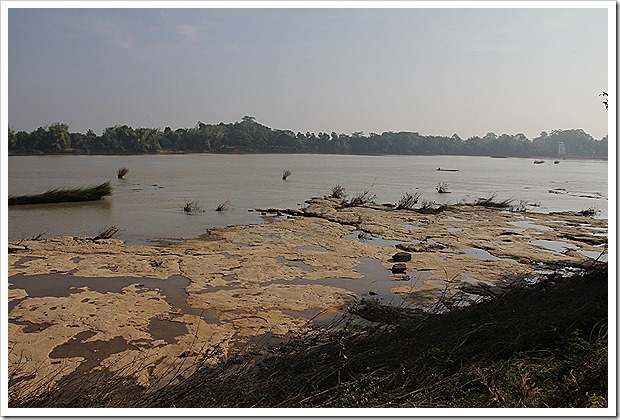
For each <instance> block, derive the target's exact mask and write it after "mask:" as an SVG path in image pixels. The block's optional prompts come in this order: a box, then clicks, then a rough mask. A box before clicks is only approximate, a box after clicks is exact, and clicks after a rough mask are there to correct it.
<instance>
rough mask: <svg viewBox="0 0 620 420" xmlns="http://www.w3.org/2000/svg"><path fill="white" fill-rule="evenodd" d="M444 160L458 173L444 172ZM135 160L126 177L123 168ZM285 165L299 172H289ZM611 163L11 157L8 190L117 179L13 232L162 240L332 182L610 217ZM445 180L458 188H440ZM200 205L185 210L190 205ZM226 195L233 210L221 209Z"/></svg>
mask: <svg viewBox="0 0 620 420" xmlns="http://www.w3.org/2000/svg"><path fill="white" fill-rule="evenodd" d="M438 166H442V167H443V166H445V167H450V168H457V169H459V172H438V171H436V168H437V167H438ZM120 167H127V168H129V173H128V174H127V176H126V177H125V178H126V179H122V180H119V179H117V178H116V170H117V169H118V168H120ZM283 169H289V170H291V171H292V175H291V176H290V177H289V178H288V179H287V180H286V181H283V180H282V171H283ZM608 177H609V174H608V165H607V161H596V160H562V161H561V163H560V164H558V165H554V164H553V163H551V161H549V164H543V165H534V164H533V160H532V159H520V158H507V159H492V158H489V157H480V156H343V155H291V154H281V155H280V154H277V155H271V154H264V155H260V154H252V155H215V154H187V155H137V156H9V158H8V189H9V191H8V193H9V194H14V195H21V194H31V193H37V192H43V191H46V190H48V189H50V188H55V187H74V186H82V185H91V184H98V183H101V182H104V181H110V182H111V183H112V186H113V194H112V196H111V197H107V198H105V199H103V200H100V201H97V202H89V203H65V204H45V205H28V206H11V207H10V209H9V214H8V220H9V222H8V227H9V232H8V233H9V240H10V241H17V240H20V239H23V238H30V237H34V236H38V235H41V234H42V235H43V237H46V238H49V237H55V236H63V235H69V236H81V235H85V236H94V235H96V234H97V233H99V232H100V231H101V230H102V229H103V228H104V227H106V226H118V228H119V229H120V230H119V233H118V235H117V236H116V237H117V238H118V239H122V240H125V241H126V242H127V243H128V244H153V243H156V242H157V241H158V240H161V239H164V240H166V239H171V240H178V239H181V238H185V239H187V238H195V237H198V236H200V235H201V234H203V233H205V231H206V230H207V229H209V228H212V227H223V226H228V225H239V224H248V223H263V222H266V221H269V220H273V218H272V217H270V216H269V215H265V214H261V213H260V212H257V211H255V209H258V208H297V207H299V206H301V205H303V203H304V201H305V200H307V199H308V198H310V197H312V196H324V195H327V194H329V193H330V192H331V189H332V188H333V187H334V186H335V185H341V186H343V187H345V188H346V191H347V193H348V194H349V196H353V195H356V194H359V193H361V192H363V191H364V190H367V189H370V192H371V193H373V194H376V196H377V202H379V203H395V202H397V201H398V200H399V199H400V197H402V196H403V195H404V194H405V193H408V192H415V193H420V201H422V200H429V201H435V202H437V203H457V202H460V201H473V200H475V199H477V198H483V197H489V196H490V195H492V194H495V195H496V197H497V199H513V200H514V201H515V202H519V201H521V200H523V202H524V203H527V204H530V205H531V206H530V207H529V209H530V210H532V211H540V212H550V211H561V210H575V211H579V210H584V209H587V208H596V209H599V210H600V217H604V218H606V217H607V199H608V195H607V185H608ZM439 182H447V183H448V189H449V191H450V192H451V194H438V193H437V191H436V186H437V184H438V183H439ZM190 201H195V202H196V203H197V204H198V205H199V206H201V207H202V208H201V210H199V211H196V212H193V213H191V214H187V213H185V212H184V211H183V207H184V205H185V204H186V203H188V202H190ZM225 201H228V203H229V205H230V209H229V210H226V211H215V209H216V208H217V206H218V205H219V204H221V203H223V202H225Z"/></svg>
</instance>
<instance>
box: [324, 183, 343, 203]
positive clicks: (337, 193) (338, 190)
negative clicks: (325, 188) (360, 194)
mask: <svg viewBox="0 0 620 420" xmlns="http://www.w3.org/2000/svg"><path fill="white" fill-rule="evenodd" d="M346 196H347V192H346V189H345V188H344V187H343V186H342V185H334V187H333V188H332V192H331V193H330V194H329V196H328V197H329V198H338V199H341V200H344V199H345V197H346Z"/></svg>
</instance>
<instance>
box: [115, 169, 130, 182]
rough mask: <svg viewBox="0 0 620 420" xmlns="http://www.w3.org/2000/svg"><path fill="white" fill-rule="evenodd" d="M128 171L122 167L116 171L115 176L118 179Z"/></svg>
mask: <svg viewBox="0 0 620 420" xmlns="http://www.w3.org/2000/svg"><path fill="white" fill-rule="evenodd" d="M128 173H129V169H128V168H125V167H122V168H120V169H119V170H118V171H117V172H116V176H117V177H118V179H123V178H124V177H125V175H127V174H128Z"/></svg>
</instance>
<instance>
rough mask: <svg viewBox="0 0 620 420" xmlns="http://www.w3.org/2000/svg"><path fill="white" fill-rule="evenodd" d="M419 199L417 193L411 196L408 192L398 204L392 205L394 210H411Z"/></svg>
mask: <svg viewBox="0 0 620 420" xmlns="http://www.w3.org/2000/svg"><path fill="white" fill-rule="evenodd" d="M419 199H420V193H419V192H417V193H415V194H411V193H410V192H408V193H406V194H404V195H403V196H402V197H401V198H400V200H398V203H396V204H395V205H394V208H395V209H396V210H413V209H414V208H415V206H416V204H418V200H419Z"/></svg>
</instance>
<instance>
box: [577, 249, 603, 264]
mask: <svg viewBox="0 0 620 420" xmlns="http://www.w3.org/2000/svg"><path fill="white" fill-rule="evenodd" d="M577 252H579V253H580V254H581V255H583V256H584V257H588V258H590V259H593V260H598V261H602V262H609V260H608V255H607V253H604V252H603V253H601V252H599V251H585V250H579V251H577Z"/></svg>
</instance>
